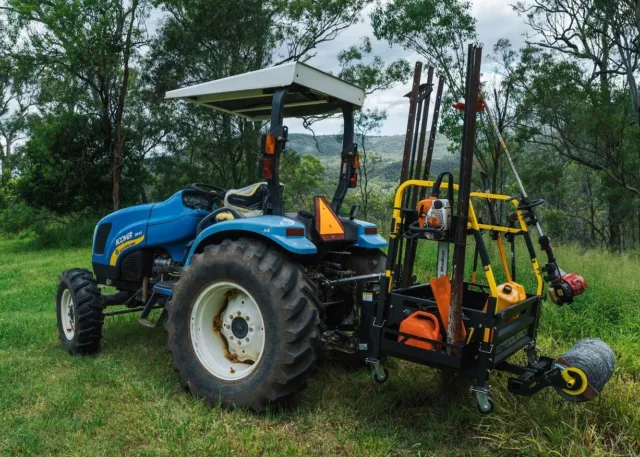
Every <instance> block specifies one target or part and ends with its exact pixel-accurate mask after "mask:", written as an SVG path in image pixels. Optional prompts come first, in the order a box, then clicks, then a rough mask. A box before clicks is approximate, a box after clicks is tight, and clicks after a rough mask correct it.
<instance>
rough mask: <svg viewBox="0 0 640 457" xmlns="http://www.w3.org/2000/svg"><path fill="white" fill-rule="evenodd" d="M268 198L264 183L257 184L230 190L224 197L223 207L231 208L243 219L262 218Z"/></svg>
mask: <svg viewBox="0 0 640 457" xmlns="http://www.w3.org/2000/svg"><path fill="white" fill-rule="evenodd" d="M268 197H269V190H268V188H267V183H266V182H258V183H255V184H251V185H250V186H247V187H243V188H242V189H231V190H229V191H227V193H226V195H225V196H224V207H225V208H231V209H234V210H236V211H237V212H239V213H240V214H242V215H243V216H244V217H254V216H262V215H263V214H264V207H265V203H266V201H267V198H268Z"/></svg>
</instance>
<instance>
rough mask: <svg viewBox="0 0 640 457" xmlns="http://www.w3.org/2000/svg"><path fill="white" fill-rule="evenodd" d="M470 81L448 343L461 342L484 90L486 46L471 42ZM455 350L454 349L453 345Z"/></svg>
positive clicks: (466, 105) (463, 144) (469, 59)
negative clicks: (479, 108)
mask: <svg viewBox="0 0 640 457" xmlns="http://www.w3.org/2000/svg"><path fill="white" fill-rule="evenodd" d="M467 59H468V61H467V84H466V97H465V101H466V104H465V113H464V127H463V143H462V153H461V154H460V177H459V179H458V186H459V187H458V202H457V208H456V218H455V223H454V230H455V232H454V238H453V240H454V244H455V246H454V251H453V284H452V287H451V308H450V310H449V328H448V329H447V342H448V343H450V344H456V345H457V344H460V342H461V325H462V300H463V294H464V264H465V254H466V247H467V224H468V220H469V199H470V194H471V175H472V172H473V154H474V150H475V142H476V117H477V105H478V95H479V92H480V65H481V61H482V48H476V47H475V46H472V45H469V53H468V57H467ZM449 352H452V348H449Z"/></svg>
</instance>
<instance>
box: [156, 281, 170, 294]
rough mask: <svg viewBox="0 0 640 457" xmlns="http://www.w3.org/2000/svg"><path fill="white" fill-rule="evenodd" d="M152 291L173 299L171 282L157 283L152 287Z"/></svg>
mask: <svg viewBox="0 0 640 457" xmlns="http://www.w3.org/2000/svg"><path fill="white" fill-rule="evenodd" d="M153 291H154V292H155V293H157V294H160V295H165V296H167V297H173V282H172V281H160V282H157V283H155V284H154V285H153Z"/></svg>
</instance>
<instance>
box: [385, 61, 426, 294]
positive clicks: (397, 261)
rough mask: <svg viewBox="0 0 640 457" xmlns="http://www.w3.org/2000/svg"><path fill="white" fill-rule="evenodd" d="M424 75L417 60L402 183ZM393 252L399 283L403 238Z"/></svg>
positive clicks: (401, 176) (406, 167)
mask: <svg viewBox="0 0 640 457" xmlns="http://www.w3.org/2000/svg"><path fill="white" fill-rule="evenodd" d="M421 76H422V62H416V66H415V70H414V73H413V86H412V87H411V97H410V98H409V117H408V119H407V134H406V136H405V140H404V152H403V155H402V170H401V172H400V184H402V183H403V182H405V181H406V180H407V178H408V177H409V160H410V158H411V149H412V145H413V130H414V128H415V122H416V109H417V105H418V98H419V96H420V78H421ZM394 251H395V252H393V253H392V260H393V263H394V265H395V275H394V280H395V282H396V283H397V284H398V285H399V284H400V279H401V277H402V274H401V270H402V265H401V264H402V253H403V238H400V240H399V243H398V248H397V249H395V250H394Z"/></svg>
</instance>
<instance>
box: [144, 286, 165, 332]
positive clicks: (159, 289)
mask: <svg viewBox="0 0 640 457" xmlns="http://www.w3.org/2000/svg"><path fill="white" fill-rule="evenodd" d="M160 295H163V296H165V297H169V298H170V297H172V296H173V283H172V282H171V281H160V282H157V283H155V284H154V285H153V294H152V295H151V298H149V300H148V301H147V304H146V305H145V306H144V309H143V310H142V314H141V315H140V317H139V318H138V322H140V324H142V325H144V326H145V327H148V328H155V327H158V326H160V325H162V324H163V323H164V321H165V319H166V317H167V311H166V310H165V309H164V307H163V306H158V296H160ZM154 309H162V313H161V314H160V317H158V320H156V321H155V322H151V321H150V320H149V314H151V311H153V310H154Z"/></svg>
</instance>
